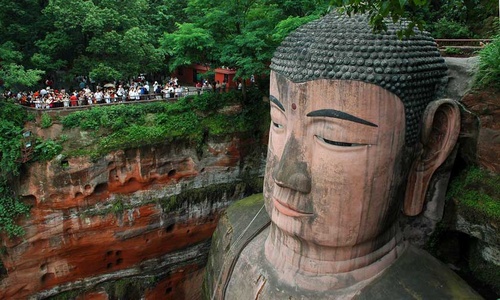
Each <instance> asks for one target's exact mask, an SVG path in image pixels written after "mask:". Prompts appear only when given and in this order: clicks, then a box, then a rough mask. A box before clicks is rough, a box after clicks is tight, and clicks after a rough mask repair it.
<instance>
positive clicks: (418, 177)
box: [404, 99, 460, 216]
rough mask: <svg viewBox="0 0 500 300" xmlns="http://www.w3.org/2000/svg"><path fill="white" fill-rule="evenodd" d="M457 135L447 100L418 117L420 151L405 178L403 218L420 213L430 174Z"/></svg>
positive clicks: (454, 111) (454, 107)
mask: <svg viewBox="0 0 500 300" xmlns="http://www.w3.org/2000/svg"><path fill="white" fill-rule="evenodd" d="M459 133H460V108H459V107H458V104H457V103H456V102H455V101H454V100H451V99H440V100H437V101H433V102H431V103H429V105H428V106H427V108H426V110H425V112H424V115H423V118H422V132H421V137H420V142H421V143H422V151H421V152H420V154H419V155H418V156H417V158H416V160H415V161H414V162H413V165H412V166H411V170H410V174H409V176H408V183H407V187H406V195H405V201H404V213H405V214H406V215H408V216H416V215H418V214H420V213H421V212H422V208H423V206H424V201H425V196H426V192H427V189H428V187H429V182H430V181H431V178H432V175H433V174H434V172H435V171H436V169H437V168H438V167H439V166H441V164H442V163H443V162H444V161H445V160H446V158H447V157H448V156H449V155H450V153H451V152H452V151H453V148H454V146H455V144H456V142H457V139H458V134H459Z"/></svg>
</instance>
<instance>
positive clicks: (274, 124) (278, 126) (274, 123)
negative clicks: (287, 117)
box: [273, 122, 283, 129]
mask: <svg viewBox="0 0 500 300" xmlns="http://www.w3.org/2000/svg"><path fill="white" fill-rule="evenodd" d="M273 126H274V127H276V128H278V129H283V125H281V124H278V123H276V122H273Z"/></svg>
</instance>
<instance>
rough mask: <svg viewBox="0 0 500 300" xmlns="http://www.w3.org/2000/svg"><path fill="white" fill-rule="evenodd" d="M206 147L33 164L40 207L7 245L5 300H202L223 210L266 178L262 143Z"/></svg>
mask: <svg viewBox="0 0 500 300" xmlns="http://www.w3.org/2000/svg"><path fill="white" fill-rule="evenodd" d="M205 149H206V150H205V151H204V153H203V155H202V156H201V157H199V156H198V154H197V152H196V149H194V147H193V146H191V145H189V144H182V143H181V144H170V145H166V144H165V145H156V146H148V147H143V148H141V149H131V150H127V151H117V152H113V153H109V154H108V155H107V156H105V157H102V158H100V159H98V160H97V161H90V160H89V158H86V157H75V158H70V159H64V158H61V157H59V158H56V159H54V160H52V161H51V162H48V163H34V164H32V165H30V166H29V167H28V168H27V170H25V172H24V173H23V174H22V178H21V182H20V192H21V195H23V199H24V200H25V201H27V202H30V203H31V204H32V205H33V209H32V210H31V216H30V217H29V218H26V219H25V220H23V221H22V225H23V227H24V228H25V230H26V235H25V236H24V237H23V238H19V239H16V240H8V239H6V238H3V251H1V252H0V253H1V254H0V258H1V260H2V261H3V264H4V265H5V268H6V270H7V274H6V275H4V276H3V278H2V277H0V280H1V281H0V298H1V299H26V298H32V299H44V298H47V297H50V296H53V295H58V294H60V293H62V292H66V296H67V297H69V298H76V297H77V296H78V299H118V298H123V297H124V295H127V296H126V298H127V299H139V298H140V297H145V298H146V299H196V298H197V297H198V296H199V288H200V287H201V276H202V270H203V268H204V265H205V262H206V254H207V251H208V246H209V239H210V237H211V235H212V232H213V230H214V229H215V226H216V224H217V220H218V216H219V213H220V211H221V209H223V208H225V207H226V206H227V205H228V204H229V203H230V202H231V201H233V200H236V199H240V198H242V197H244V196H245V195H247V194H248V193H251V192H255V189H259V187H258V184H254V183H255V182H256V180H254V179H256V178H257V177H258V176H259V174H260V173H261V171H262V159H261V156H262V150H261V146H260V141H255V140H252V139H244V138H240V137H238V136H231V137H226V138H224V139H222V140H220V141H211V142H208V143H207V145H206V147H205ZM257 181H258V180H257ZM124 299H125V298H124Z"/></svg>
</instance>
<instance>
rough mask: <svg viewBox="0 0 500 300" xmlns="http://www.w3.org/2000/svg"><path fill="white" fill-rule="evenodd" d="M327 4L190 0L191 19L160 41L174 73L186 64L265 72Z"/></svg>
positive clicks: (318, 0) (290, 0) (297, 0)
mask: <svg viewBox="0 0 500 300" xmlns="http://www.w3.org/2000/svg"><path fill="white" fill-rule="evenodd" d="M327 8H328V2H327V1H321V0H316V1H303V0H243V1H222V2H216V3H214V2H213V1H209V0H190V1H189V2H188V5H187V8H186V9H185V12H186V15H187V16H188V17H187V20H186V22H185V23H179V24H178V25H177V30H176V31H174V32H171V33H166V34H164V36H163V37H162V39H161V45H162V49H163V51H165V53H166V54H167V55H168V57H169V67H170V70H174V69H175V68H177V67H178V66H182V65H184V64H186V63H201V64H211V65H215V66H226V67H231V68H236V69H237V74H236V76H237V77H239V78H250V76H251V75H253V74H265V73H266V72H268V68H267V65H268V64H269V62H270V59H271V56H272V54H273V52H274V49H275V48H276V47H277V45H278V44H279V42H281V40H282V39H283V38H284V37H285V36H286V35H287V34H288V33H289V32H290V31H291V30H293V29H295V28H297V27H298V26H300V25H302V24H304V23H306V22H308V21H310V20H312V19H314V18H318V17H319V16H320V15H321V14H322V13H324V12H326V10H327Z"/></svg>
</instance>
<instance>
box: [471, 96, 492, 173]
mask: <svg viewBox="0 0 500 300" xmlns="http://www.w3.org/2000/svg"><path fill="white" fill-rule="evenodd" d="M462 102H463V104H464V105H465V106H466V107H467V108H468V109H469V110H470V111H472V112H473V113H475V114H476V115H477V116H478V117H479V119H480V122H481V129H480V130H479V137H478V141H477V159H478V163H479V164H480V165H481V166H482V167H484V168H486V169H488V170H490V171H493V172H495V173H500V155H498V153H500V122H498V120H500V96H499V94H498V93H494V92H493V91H474V92H471V93H469V94H467V95H466V96H465V97H464V98H463V100H462Z"/></svg>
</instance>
